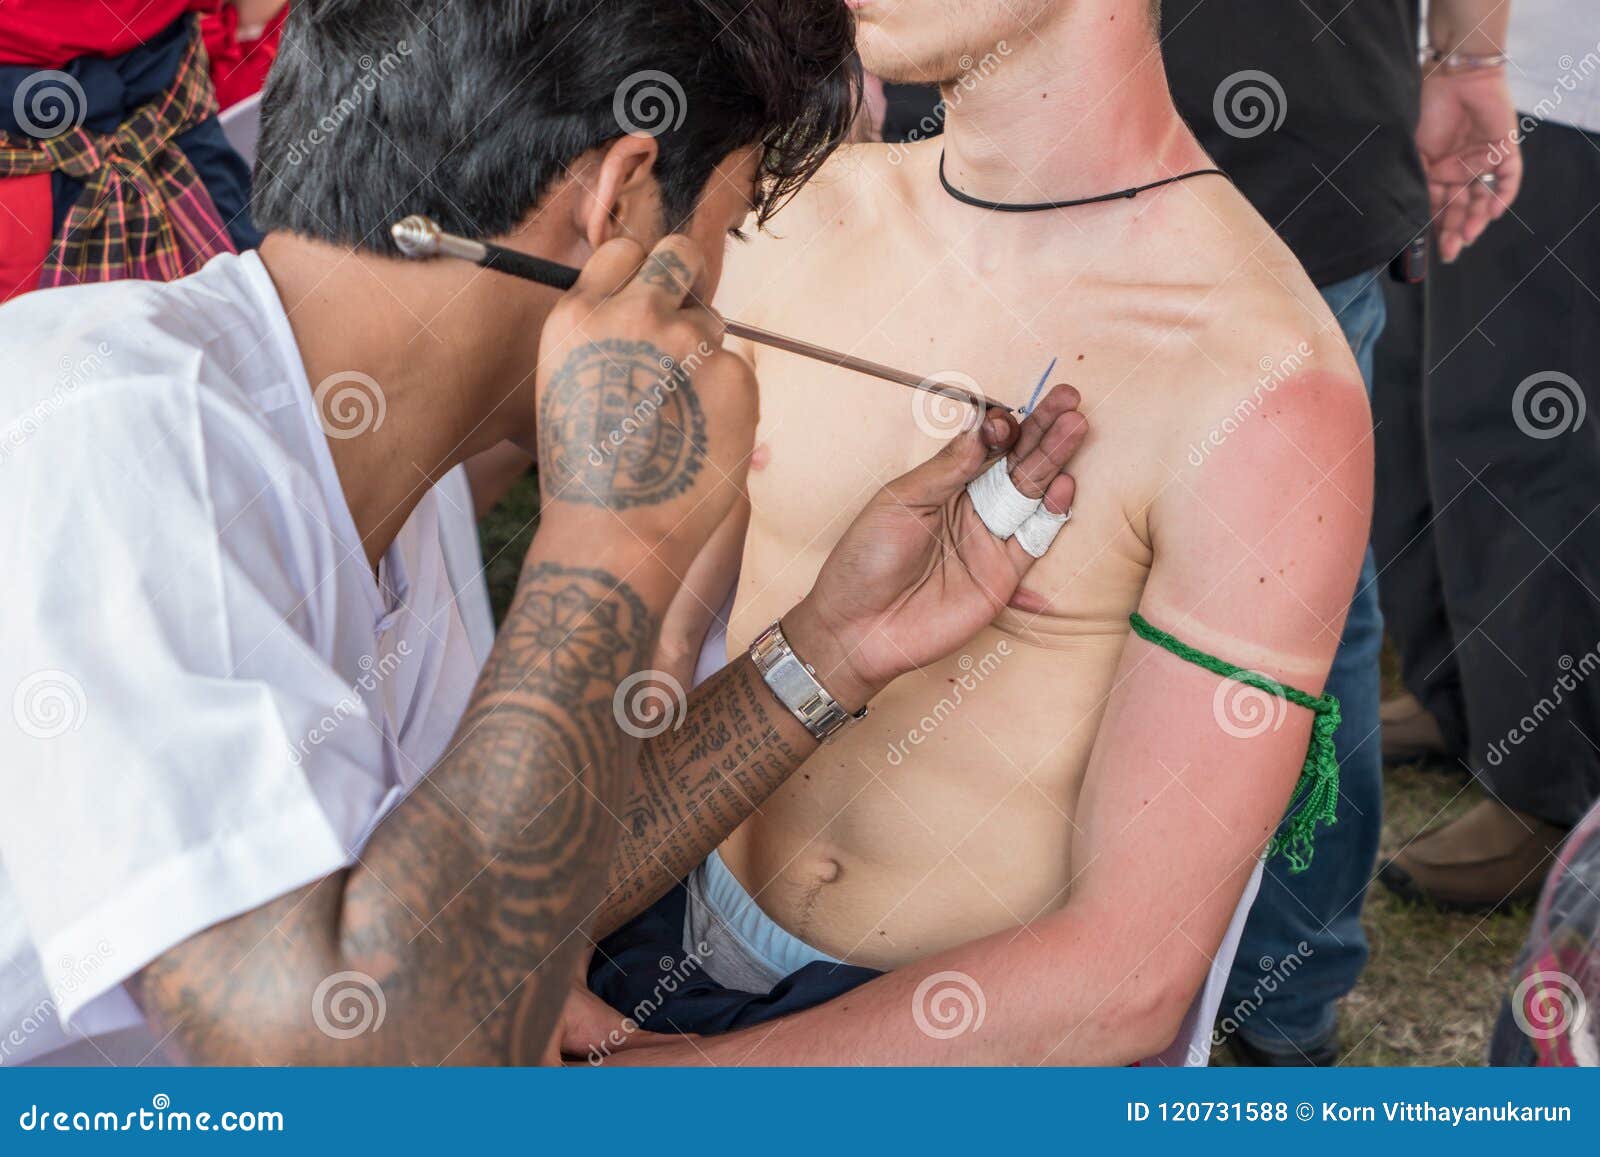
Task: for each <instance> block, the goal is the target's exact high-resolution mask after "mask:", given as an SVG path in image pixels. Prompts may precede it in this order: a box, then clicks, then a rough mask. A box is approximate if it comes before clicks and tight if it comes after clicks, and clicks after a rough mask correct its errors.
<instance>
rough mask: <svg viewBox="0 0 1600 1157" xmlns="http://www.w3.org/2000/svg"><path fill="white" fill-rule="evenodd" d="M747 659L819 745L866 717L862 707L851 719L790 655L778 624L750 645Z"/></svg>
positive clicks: (806, 666)
mask: <svg viewBox="0 0 1600 1157" xmlns="http://www.w3.org/2000/svg"><path fill="white" fill-rule="evenodd" d="M750 659H751V661H752V662H753V663H755V665H756V670H757V671H759V672H761V678H762V679H764V680H765V681H766V684H767V686H768V687H770V688H772V693H773V694H774V695H776V696H777V698H778V702H779V703H782V704H783V705H784V706H785V707H787V708H788V709H789V711H790V712H791V713H792V714H793V715H794V717H795V718H796V719H798V720H800V722H801V723H802V724H803V725H804V726H805V729H806V730H807V731H809V732H810V733H811V735H812V737H813V738H815V739H816V740H817V741H818V742H819V743H820V742H821V741H823V740H825V739H827V738H828V737H829V736H830V735H832V734H833V733H834V732H835V731H837V730H839V728H841V727H843V726H844V725H845V724H846V723H848V722H849V721H850V720H851V719H860V718H861V717H862V716H864V715H865V714H866V713H867V709H866V708H865V707H863V708H862V709H861V710H860V711H858V712H856V713H855V714H854V715H852V714H851V713H850V712H848V711H846V710H845V709H844V708H843V707H841V706H839V703H838V701H837V700H836V699H834V697H833V696H832V695H829V694H828V690H827V688H825V687H824V686H823V685H822V683H821V681H820V680H819V679H818V678H817V673H816V671H815V670H814V669H813V668H812V667H811V665H810V664H809V663H806V662H805V661H804V660H802V659H801V658H800V656H798V655H796V654H795V653H794V650H793V648H791V647H790V646H789V640H788V639H785V638H784V637H783V626H782V624H781V623H773V624H772V626H770V627H768V628H767V629H766V630H765V631H762V632H761V635H760V636H759V637H758V638H757V639H756V641H755V642H754V643H752V644H751V645H750Z"/></svg>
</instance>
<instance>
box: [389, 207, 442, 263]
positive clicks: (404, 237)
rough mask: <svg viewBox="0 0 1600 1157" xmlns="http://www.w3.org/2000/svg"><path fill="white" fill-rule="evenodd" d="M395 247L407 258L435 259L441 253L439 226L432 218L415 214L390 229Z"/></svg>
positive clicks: (397, 222)
mask: <svg viewBox="0 0 1600 1157" xmlns="http://www.w3.org/2000/svg"><path fill="white" fill-rule="evenodd" d="M389 236H390V237H392V238H394V246H395V248H396V249H398V250H400V252H401V254H402V255H403V256H406V257H411V258H419V257H433V256H436V255H437V254H438V252H439V226H438V223H437V222H435V221H434V220H433V218H431V217H424V216H423V215H422V214H421V213H413V214H412V215H411V216H409V217H405V218H402V219H401V220H399V221H396V222H395V223H394V224H393V225H391V226H390V227H389Z"/></svg>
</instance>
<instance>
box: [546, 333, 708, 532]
mask: <svg viewBox="0 0 1600 1157" xmlns="http://www.w3.org/2000/svg"><path fill="white" fill-rule="evenodd" d="M539 442H540V458H539V472H540V475H541V478H542V480H543V482H544V489H545V492H546V493H547V494H548V495H549V496H550V497H552V498H556V499H562V500H566V501H570V502H585V503H590V504H592V505H596V506H604V507H607V508H609V509H611V510H625V509H628V508H629V507H635V506H653V505H656V504H658V503H662V502H667V501H670V500H671V499H673V498H676V497H677V496H678V495H680V494H682V493H684V492H685V491H686V490H688V489H689V488H690V487H691V486H693V485H694V482H695V478H696V476H697V475H699V473H700V470H701V468H702V467H703V466H704V464H705V457H706V420H705V413H704V412H703V411H702V410H701V408H700V399H699V397H698V395H697V394H696V393H695V389H694V382H693V380H692V379H691V378H690V376H689V374H688V373H687V372H686V371H685V370H684V368H683V367H682V366H681V365H679V364H678V363H677V362H675V361H673V359H672V358H670V357H668V356H667V355H666V354H665V353H663V352H662V351H661V349H660V348H659V347H658V346H655V345H653V344H651V343H650V342H643V341H623V340H620V339H616V338H608V339H606V340H604V341H597V342H591V343H590V344H589V345H586V346H584V347H582V348H581V349H578V350H574V351H573V353H572V354H571V356H569V357H568V358H567V360H566V362H565V363H564V364H563V365H562V366H561V368H560V369H559V370H557V371H556V372H555V374H554V375H552V376H551V378H550V383H549V385H548V386H547V387H546V388H545V393H544V401H543V403H542V405H541V406H540V409H539Z"/></svg>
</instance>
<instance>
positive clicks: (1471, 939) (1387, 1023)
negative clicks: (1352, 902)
mask: <svg viewBox="0 0 1600 1157" xmlns="http://www.w3.org/2000/svg"><path fill="white" fill-rule="evenodd" d="M1481 798H1482V795H1481V793H1480V792H1479V790H1478V789H1477V787H1475V786H1472V785H1470V784H1469V783H1468V782H1467V777H1466V775H1465V773H1464V772H1457V773H1452V772H1448V771H1440V770H1430V769H1427V768H1422V767H1416V766H1411V767H1399V768H1392V769H1390V771H1389V772H1388V777H1387V781H1386V784H1385V788H1384V812H1385V814H1384V819H1383V849H1384V851H1385V852H1394V851H1398V850H1399V849H1400V848H1401V847H1403V846H1404V844H1405V841H1406V840H1408V839H1411V838H1413V837H1414V836H1415V835H1416V834H1417V833H1418V832H1419V831H1420V830H1421V829H1422V828H1424V827H1426V826H1430V825H1432V824H1436V823H1439V822H1442V821H1445V820H1450V819H1454V818H1455V817H1456V816H1458V815H1460V814H1461V813H1462V812H1464V811H1466V810H1467V809H1468V808H1470V807H1471V806H1472V805H1473V804H1475V803H1477V802H1478V800H1480V799H1481ZM1529 916H1530V912H1529V909H1528V907H1527V906H1523V907H1521V908H1517V909H1512V910H1510V911H1506V912H1499V913H1496V914H1494V915H1491V916H1473V915H1465V914H1460V913H1445V912H1435V911H1433V910H1432V909H1429V908H1425V907H1422V906H1419V905H1415V904H1408V903H1405V902H1404V901H1402V900H1399V899H1397V898H1396V897H1395V896H1394V895H1392V894H1391V893H1390V892H1389V890H1388V889H1387V888H1384V887H1383V886H1382V885H1381V884H1373V886H1372V888H1371V890H1370V891H1369V892H1368V894H1367V907H1366V913H1365V924H1366V928H1367V935H1368V937H1369V938H1370V940H1371V943H1372V959H1371V960H1370V961H1369V962H1368V964H1367V970H1366V972H1365V974H1364V975H1363V976H1362V977H1361V981H1360V983H1359V984H1358V985H1357V986H1356V989H1355V991H1354V992H1352V993H1351V994H1350V995H1349V997H1347V998H1346V1000H1345V1003H1344V1009H1343V1028H1342V1036H1343V1043H1344V1047H1345V1052H1344V1055H1343V1057H1342V1058H1341V1060H1340V1063H1341V1064H1346V1065H1481V1064H1483V1063H1484V1058H1485V1053H1486V1051H1487V1049H1488V1045H1489V1034H1490V1032H1491V1031H1492V1030H1493V1028H1494V1021H1495V1017H1496V1015H1498V1013H1499V1011H1500V1002H1501V1000H1502V998H1503V997H1504V996H1505V993H1506V991H1507V988H1508V985H1509V980H1510V975H1511V963H1512V960H1513V959H1514V958H1515V956H1516V954H1517V951H1518V949H1519V948H1521V946H1522V940H1523V937H1524V936H1525V935H1526V934H1527V931H1528V920H1529Z"/></svg>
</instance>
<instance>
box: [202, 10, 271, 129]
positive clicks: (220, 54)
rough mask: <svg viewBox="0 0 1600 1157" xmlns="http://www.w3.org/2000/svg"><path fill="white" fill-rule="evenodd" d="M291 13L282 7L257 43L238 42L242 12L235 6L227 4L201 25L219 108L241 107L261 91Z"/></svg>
mask: <svg viewBox="0 0 1600 1157" xmlns="http://www.w3.org/2000/svg"><path fill="white" fill-rule="evenodd" d="M288 12H289V10H288V8H280V9H279V10H278V14H277V15H276V16H274V17H273V18H272V19H271V20H269V21H267V25H266V27H265V28H264V29H262V32H261V36H260V37H259V38H258V39H255V40H240V39H239V10H238V9H237V8H235V7H234V6H233V5H232V4H224V5H223V6H222V8H221V10H220V11H218V12H215V13H211V14H208V15H207V16H206V17H205V18H204V19H203V20H202V21H201V22H200V34H201V36H203V37H204V38H205V42H206V55H207V56H209V57H210V58H211V87H212V88H214V89H216V90H217V106H218V107H219V108H227V107H228V106H229V105H235V104H238V103H239V102H240V101H241V100H244V99H245V98H246V97H249V96H254V95H255V94H256V93H258V92H260V91H261V86H262V85H263V84H265V83H266V81H267V70H268V69H269V68H271V67H272V62H273V61H274V60H276V59H277V58H278V37H279V36H280V34H281V33H282V32H283V20H284V17H285V16H287V15H288Z"/></svg>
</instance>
